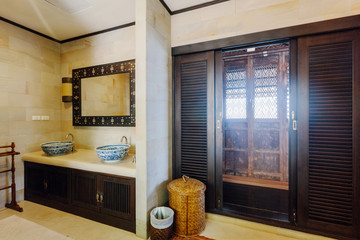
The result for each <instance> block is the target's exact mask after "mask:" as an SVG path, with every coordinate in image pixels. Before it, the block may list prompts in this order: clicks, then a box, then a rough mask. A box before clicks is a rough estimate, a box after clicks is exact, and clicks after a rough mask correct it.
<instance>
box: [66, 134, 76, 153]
mask: <svg viewBox="0 0 360 240" xmlns="http://www.w3.org/2000/svg"><path fill="white" fill-rule="evenodd" d="M69 136H71V141H72V143H73V147H72V149H71V151H72V152H75V147H74V135H73V134H72V133H68V134H66V136H65V139H68V138H69Z"/></svg>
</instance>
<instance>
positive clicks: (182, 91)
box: [174, 52, 215, 208]
mask: <svg viewBox="0 0 360 240" xmlns="http://www.w3.org/2000/svg"><path fill="white" fill-rule="evenodd" d="M174 60H175V62H174V63H175V68H174V69H175V83H174V85H175V92H174V95H175V98H174V99H175V101H174V109H175V112H174V116H175V126H174V128H175V132H174V139H175V147H174V150H175V161H174V169H175V171H174V178H179V177H181V176H182V175H187V176H189V177H191V178H195V179H198V180H200V181H202V182H203V183H205V184H206V187H207V189H206V205H207V207H210V208H214V206H215V205H214V202H215V201H214V199H215V198H214V197H213V196H214V195H213V194H214V181H215V177H214V172H215V165H214V152H215V149H214V52H206V53H199V54H192V55H185V56H179V57H175V59H174ZM210 196H212V197H210Z"/></svg>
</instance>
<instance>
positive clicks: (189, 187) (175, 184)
mask: <svg viewBox="0 0 360 240" xmlns="http://www.w3.org/2000/svg"><path fill="white" fill-rule="evenodd" d="M167 189H168V190H169V192H176V193H179V194H182V195H192V194H199V193H203V192H205V190H206V186H205V184H203V183H202V182H200V181H199V180H196V179H194V178H189V177H187V176H183V177H182V178H178V179H175V180H173V181H171V182H170V183H169V184H168V185H167Z"/></svg>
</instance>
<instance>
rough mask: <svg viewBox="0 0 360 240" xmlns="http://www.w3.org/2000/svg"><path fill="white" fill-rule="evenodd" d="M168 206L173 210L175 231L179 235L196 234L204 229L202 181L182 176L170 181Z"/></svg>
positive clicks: (204, 187) (203, 188)
mask: <svg viewBox="0 0 360 240" xmlns="http://www.w3.org/2000/svg"><path fill="white" fill-rule="evenodd" d="M167 189H168V190H169V206H170V207H171V208H172V209H173V210H174V212H175V222H174V226H175V233H176V234H177V235H179V236H186V237H190V236H196V235H198V234H200V233H201V232H202V231H203V230H204V229H205V190H206V186H205V184H203V183H202V182H200V181H198V180H196V179H193V178H189V177H187V176H183V178H179V179H176V180H173V181H171V182H170V183H169V184H168V186H167Z"/></svg>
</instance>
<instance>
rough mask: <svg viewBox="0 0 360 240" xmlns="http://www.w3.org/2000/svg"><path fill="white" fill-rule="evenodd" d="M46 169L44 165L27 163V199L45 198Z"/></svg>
mask: <svg viewBox="0 0 360 240" xmlns="http://www.w3.org/2000/svg"><path fill="white" fill-rule="evenodd" d="M45 186H46V169H45V168H43V167H42V165H39V164H34V163H29V162H25V198H26V199H28V198H29V197H31V196H33V195H37V196H45V195H46V191H45Z"/></svg>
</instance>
